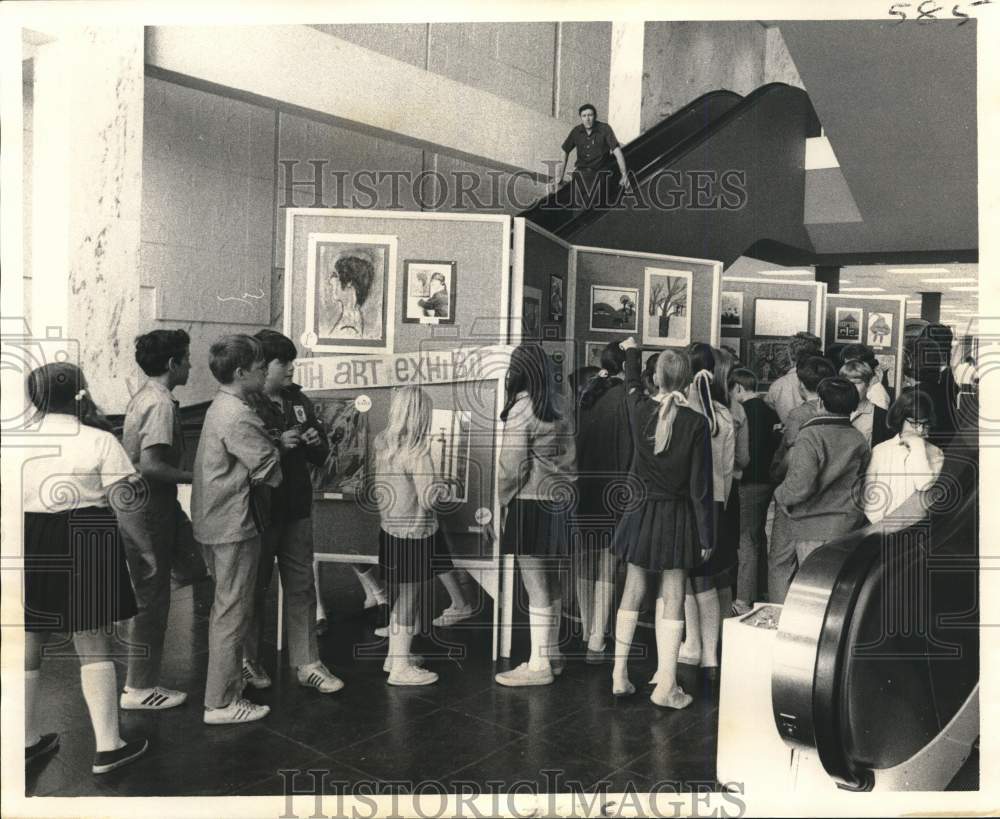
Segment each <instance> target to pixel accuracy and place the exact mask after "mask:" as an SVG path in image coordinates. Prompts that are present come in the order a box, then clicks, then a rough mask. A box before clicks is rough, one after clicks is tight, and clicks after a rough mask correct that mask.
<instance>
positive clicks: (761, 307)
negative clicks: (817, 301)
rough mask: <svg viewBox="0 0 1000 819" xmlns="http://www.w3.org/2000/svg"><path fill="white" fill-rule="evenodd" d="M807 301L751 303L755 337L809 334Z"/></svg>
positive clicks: (782, 300)
mask: <svg viewBox="0 0 1000 819" xmlns="http://www.w3.org/2000/svg"><path fill="white" fill-rule="evenodd" d="M810 304H811V302H810V301H809V299H764V298H757V299H754V301H753V334H754V335H755V336H782V337H785V338H787V337H788V336H794V335H795V334H796V333H802V332H809V307H810Z"/></svg>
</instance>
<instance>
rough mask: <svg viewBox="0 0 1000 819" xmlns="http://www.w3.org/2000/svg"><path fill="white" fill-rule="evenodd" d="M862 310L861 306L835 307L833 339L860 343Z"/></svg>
mask: <svg viewBox="0 0 1000 819" xmlns="http://www.w3.org/2000/svg"><path fill="white" fill-rule="evenodd" d="M864 312H865V311H864V308H862V307H837V308H836V309H835V310H834V313H833V327H834V333H833V340H834V341H835V342H843V343H848V344H858V343H860V342H861V326H862V322H863V320H864Z"/></svg>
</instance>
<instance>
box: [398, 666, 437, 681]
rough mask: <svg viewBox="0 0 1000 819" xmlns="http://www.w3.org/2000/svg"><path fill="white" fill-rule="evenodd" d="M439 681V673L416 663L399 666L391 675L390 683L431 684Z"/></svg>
mask: <svg viewBox="0 0 1000 819" xmlns="http://www.w3.org/2000/svg"><path fill="white" fill-rule="evenodd" d="M437 681H438V675H437V674H435V673H434V672H433V671H428V670H427V669H426V668H420V667H419V666H416V665H404V666H402V667H399V666H397V667H396V668H394V669H393V671H392V673H391V674H390V675H389V685H430V684H431V683H436V682H437Z"/></svg>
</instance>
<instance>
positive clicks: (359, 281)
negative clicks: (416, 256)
mask: <svg viewBox="0 0 1000 819" xmlns="http://www.w3.org/2000/svg"><path fill="white" fill-rule="evenodd" d="M396 247H397V240H396V237H395V236H383V235H373V234H352V233H311V234H309V251H308V253H309V255H308V265H307V268H306V316H305V332H304V333H303V335H302V339H301V340H302V343H303V345H304V346H305V347H307V348H309V349H310V350H313V351H316V352H330V353H336V352H366V353H391V352H393V348H392V344H393V324H394V322H393V317H394V315H395V305H394V302H395V297H396Z"/></svg>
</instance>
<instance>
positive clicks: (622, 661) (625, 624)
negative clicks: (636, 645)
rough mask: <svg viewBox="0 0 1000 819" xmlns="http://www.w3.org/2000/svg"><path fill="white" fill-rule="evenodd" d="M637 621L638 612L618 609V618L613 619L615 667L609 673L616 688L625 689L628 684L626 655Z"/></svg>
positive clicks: (630, 645)
mask: <svg viewBox="0 0 1000 819" xmlns="http://www.w3.org/2000/svg"><path fill="white" fill-rule="evenodd" d="M638 621H639V612H637V611H631V610H629V609H618V616H617V617H616V618H615V667H614V670H613V671H612V672H611V679H612V681H613V682H614V685H615V687H616V688H625V684H626V683H627V682H628V653H629V650H630V649H631V648H632V638H633V637H635V624H636V623H637V622H638Z"/></svg>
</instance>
